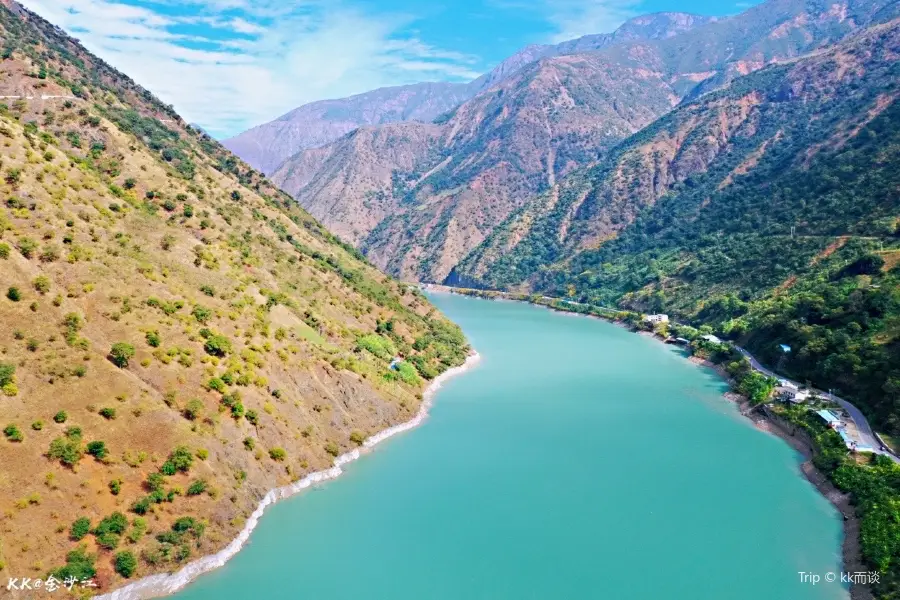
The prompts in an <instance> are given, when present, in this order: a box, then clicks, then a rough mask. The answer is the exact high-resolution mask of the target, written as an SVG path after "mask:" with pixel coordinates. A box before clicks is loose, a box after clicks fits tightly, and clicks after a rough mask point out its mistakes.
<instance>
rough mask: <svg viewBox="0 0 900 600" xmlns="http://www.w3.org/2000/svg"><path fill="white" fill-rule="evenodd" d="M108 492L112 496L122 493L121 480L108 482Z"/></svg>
mask: <svg viewBox="0 0 900 600" xmlns="http://www.w3.org/2000/svg"><path fill="white" fill-rule="evenodd" d="M109 491H110V492H111V493H112V495H113V496H118V495H119V492H121V491H122V480H121V479H113V480H112V481H110V482H109Z"/></svg>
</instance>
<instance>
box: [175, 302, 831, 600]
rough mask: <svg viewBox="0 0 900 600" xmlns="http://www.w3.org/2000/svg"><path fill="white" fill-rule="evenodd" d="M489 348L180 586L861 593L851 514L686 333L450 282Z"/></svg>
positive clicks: (532, 594)
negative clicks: (849, 570) (751, 413)
mask: <svg viewBox="0 0 900 600" xmlns="http://www.w3.org/2000/svg"><path fill="white" fill-rule="evenodd" d="M432 300H433V301H434V302H435V303H436V304H437V305H438V307H440V308H441V310H443V311H444V312H445V313H446V314H447V315H448V316H449V317H450V318H452V319H453V320H454V321H456V322H457V323H459V324H460V325H461V326H462V328H463V330H464V331H465V332H466V334H467V335H468V337H469V339H470V341H471V342H472V344H473V346H474V347H475V348H476V349H477V350H478V352H479V353H480V354H481V357H482V359H481V361H480V363H478V364H477V366H476V367H474V368H473V369H472V370H470V371H468V372H466V373H465V374H462V375H459V376H457V377H455V378H453V379H451V380H449V381H448V382H447V383H445V384H444V386H443V387H442V388H441V390H440V391H439V392H438V393H437V395H436V397H435V405H434V407H433V408H432V411H431V416H430V417H429V418H428V419H427V420H426V421H425V422H424V423H423V425H422V426H421V427H419V428H417V429H414V430H412V431H409V432H407V433H404V434H401V435H398V436H396V437H394V438H391V439H389V440H388V441H386V442H384V443H383V444H382V445H380V446H378V447H377V448H376V449H375V450H374V451H373V452H372V453H371V454H368V455H366V456H364V457H363V458H362V459H360V460H359V461H357V462H355V463H353V464H351V465H349V466H348V467H346V471H347V472H346V473H345V474H344V475H343V476H342V477H340V478H338V479H336V480H334V481H331V482H328V483H326V484H324V485H322V486H321V487H320V488H319V489H316V490H312V491H309V492H306V493H304V494H300V495H298V496H296V497H294V498H291V499H289V500H286V501H284V502H282V503H279V504H277V505H275V506H274V507H271V508H270V509H269V510H268V511H267V512H266V514H265V516H264V517H263V519H262V520H261V522H260V524H259V526H258V527H257V529H256V530H255V531H254V532H253V534H252V536H251V538H250V541H249V543H248V544H247V546H246V547H245V548H244V549H243V550H242V551H241V552H240V553H239V554H238V555H237V556H236V557H235V558H234V559H232V560H231V561H230V562H229V563H228V564H227V565H226V566H225V567H223V568H221V569H219V570H217V571H214V572H212V573H210V574H207V575H204V576H202V577H201V578H199V579H198V580H197V581H195V582H193V583H192V584H190V585H189V586H188V587H187V588H185V589H184V590H183V591H181V592H180V593H178V594H177V595H176V596H175V597H176V598H177V599H178V600H238V599H240V600H243V599H256V598H264V599H266V600H274V599H291V600H295V599H306V598H308V599H310V600H344V599H359V598H367V599H374V600H381V599H390V600H426V599H429V600H461V599H473V600H474V599H485V600H487V599H491V600H494V599H502V600H522V599H528V598H535V599H567V598H573V599H574V598H579V599H581V598H591V599H593V598H597V599H609V600H619V599H623V600H624V599H629V600H630V599H635V600H643V599H647V600H651V599H652V600H657V599H660V600H663V599H665V600H705V599H708V600H720V599H721V600H725V599H728V600H762V599H765V600H806V599H832V598H847V597H848V594H847V592H846V591H845V590H844V589H843V588H842V587H841V586H840V584H838V583H825V582H824V580H823V581H821V582H820V583H819V584H818V585H812V584H810V583H803V582H801V581H800V576H799V575H798V572H800V571H804V572H813V573H818V574H820V575H822V576H824V574H825V573H827V572H839V570H840V542H841V535H842V533H841V521H840V515H839V514H838V513H837V512H836V510H835V509H834V508H833V507H832V506H831V504H829V503H828V502H827V501H826V500H825V499H824V498H823V497H822V496H820V495H819V494H818V492H817V491H816V490H815V489H814V488H813V487H812V485H810V484H809V483H808V482H807V481H806V479H804V478H803V476H802V474H801V473H800V470H799V464H800V457H799V456H798V455H797V454H796V453H795V452H794V451H793V450H792V449H790V448H789V447H788V446H787V445H786V444H784V443H783V442H782V441H781V440H778V439H776V438H774V437H772V436H770V435H768V434H766V433H763V432H760V431H758V430H756V429H755V428H754V426H753V425H752V424H751V423H750V422H749V421H748V420H746V419H744V418H743V417H741V416H740V415H739V414H738V412H737V409H736V408H735V407H734V406H733V405H732V404H730V403H729V402H728V401H726V400H725V399H724V398H723V397H722V393H723V392H725V391H726V390H727V386H726V385H725V384H724V383H723V382H722V380H721V379H720V378H719V377H718V376H716V374H715V373H713V372H712V371H710V370H707V369H705V368H702V367H698V366H695V365H693V364H691V363H689V362H688V361H687V360H686V359H685V358H684V356H683V355H682V354H680V353H679V351H678V350H676V349H674V348H671V347H668V346H665V345H663V344H660V343H659V342H657V341H654V340H652V339H650V338H647V337H644V336H639V335H635V334H633V333H630V332H628V331H626V330H624V329H622V328H619V327H616V326H614V325H611V324H609V323H605V322H602V321H599V320H595V319H588V318H584V317H576V316H570V315H563V314H558V313H553V312H551V311H549V310H546V309H543V308H538V307H533V306H529V305H525V304H518V303H511V302H491V301H486V300H478V299H472V298H465V297H460V296H453V295H448V294H437V295H433V296H432Z"/></svg>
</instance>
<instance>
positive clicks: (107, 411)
mask: <svg viewBox="0 0 900 600" xmlns="http://www.w3.org/2000/svg"><path fill="white" fill-rule="evenodd" d="M97 414H99V415H100V416H101V417H103V418H104V419H107V420H110V421H111V420H113V419H115V418H116V409H115V408H112V407H110V406H105V407H103V408H101V409H100V411H99V412H98V413H97Z"/></svg>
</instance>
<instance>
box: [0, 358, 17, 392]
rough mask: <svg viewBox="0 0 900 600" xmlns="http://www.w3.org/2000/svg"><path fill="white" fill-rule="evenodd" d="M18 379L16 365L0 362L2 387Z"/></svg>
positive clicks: (0, 382) (0, 383)
mask: <svg viewBox="0 0 900 600" xmlns="http://www.w3.org/2000/svg"><path fill="white" fill-rule="evenodd" d="M15 380H16V365H14V364H12V363H5V362H0V387H3V386H4V385H6V384H7V383H12V382H14V381H15Z"/></svg>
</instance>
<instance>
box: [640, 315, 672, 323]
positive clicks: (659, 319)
mask: <svg viewBox="0 0 900 600" xmlns="http://www.w3.org/2000/svg"><path fill="white" fill-rule="evenodd" d="M668 322H669V315H644V323H653V324H654V325H655V324H657V323H668Z"/></svg>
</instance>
